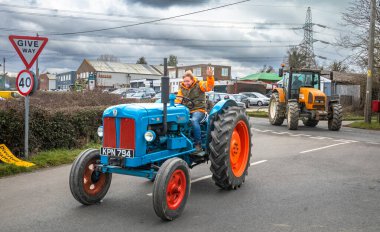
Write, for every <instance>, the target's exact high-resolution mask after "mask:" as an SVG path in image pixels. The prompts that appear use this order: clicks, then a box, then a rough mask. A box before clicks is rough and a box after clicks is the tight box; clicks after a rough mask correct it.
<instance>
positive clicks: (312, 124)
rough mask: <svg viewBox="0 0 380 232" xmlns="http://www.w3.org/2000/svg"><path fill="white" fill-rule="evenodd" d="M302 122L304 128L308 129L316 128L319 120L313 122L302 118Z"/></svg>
mask: <svg viewBox="0 0 380 232" xmlns="http://www.w3.org/2000/svg"><path fill="white" fill-rule="evenodd" d="M302 122H303V124H304V125H305V126H308V127H316V126H317V125H318V123H319V120H315V119H308V118H303V119H302Z"/></svg>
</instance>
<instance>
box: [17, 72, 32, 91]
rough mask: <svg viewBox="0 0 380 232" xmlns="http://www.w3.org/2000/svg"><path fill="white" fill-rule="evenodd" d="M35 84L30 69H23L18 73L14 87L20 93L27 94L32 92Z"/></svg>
mask: <svg viewBox="0 0 380 232" xmlns="http://www.w3.org/2000/svg"><path fill="white" fill-rule="evenodd" d="M35 85H36V83H35V75H34V74H33V73H32V72H31V71H29V70H27V69H25V70H22V71H21V72H20V73H19V74H18V76H17V79H16V87H17V90H18V92H19V93H20V94H21V95H23V96H28V95H29V94H32V93H33V91H34V87H35Z"/></svg>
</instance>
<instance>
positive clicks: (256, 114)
mask: <svg viewBox="0 0 380 232" xmlns="http://www.w3.org/2000/svg"><path fill="white" fill-rule="evenodd" d="M247 115H248V116H250V117H257V118H267V117H268V112H265V111H250V112H247Z"/></svg>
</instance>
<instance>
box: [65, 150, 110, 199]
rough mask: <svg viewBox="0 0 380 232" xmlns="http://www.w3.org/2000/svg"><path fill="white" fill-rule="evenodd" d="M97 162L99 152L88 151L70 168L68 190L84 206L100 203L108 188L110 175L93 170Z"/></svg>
mask: <svg viewBox="0 0 380 232" xmlns="http://www.w3.org/2000/svg"><path fill="white" fill-rule="evenodd" d="M99 160H100V155H99V150H98V149H88V150H85V151H83V152H82V153H81V154H80V155H79V156H78V157H77V158H76V160H75V161H74V163H73V166H71V171H70V179H69V184H70V190H71V193H72V194H73V196H74V198H75V199H76V200H77V201H79V202H80V203H82V204H84V205H92V204H96V203H98V202H100V201H101V200H102V199H103V198H104V196H105V195H106V194H107V192H108V189H109V188H110V185H111V180H112V174H111V173H102V172H99V171H97V170H96V169H95V166H96V164H97V163H98V161H99Z"/></svg>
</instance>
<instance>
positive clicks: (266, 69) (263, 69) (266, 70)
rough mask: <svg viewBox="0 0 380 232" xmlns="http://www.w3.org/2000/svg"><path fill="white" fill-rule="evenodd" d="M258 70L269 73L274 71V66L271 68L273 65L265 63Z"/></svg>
mask: <svg viewBox="0 0 380 232" xmlns="http://www.w3.org/2000/svg"><path fill="white" fill-rule="evenodd" d="M260 72H261V73H264V72H265V73H271V72H274V68H273V66H271V65H268V66H267V65H266V64H264V66H263V68H262V69H260Z"/></svg>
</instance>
